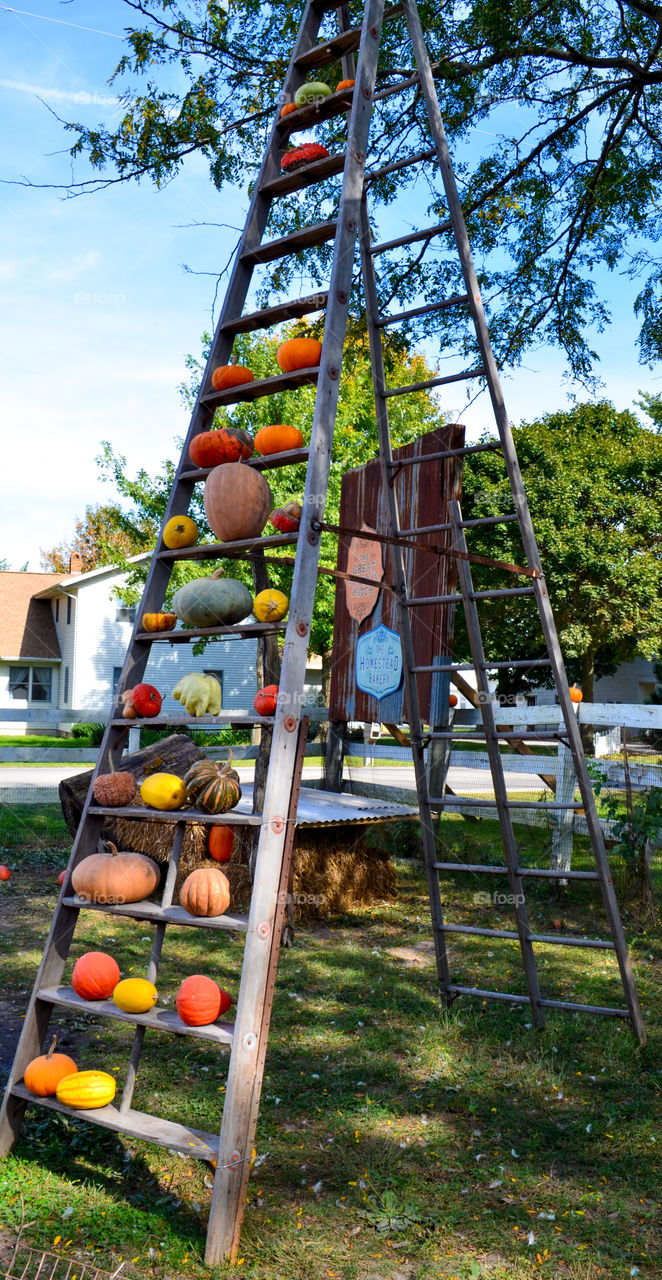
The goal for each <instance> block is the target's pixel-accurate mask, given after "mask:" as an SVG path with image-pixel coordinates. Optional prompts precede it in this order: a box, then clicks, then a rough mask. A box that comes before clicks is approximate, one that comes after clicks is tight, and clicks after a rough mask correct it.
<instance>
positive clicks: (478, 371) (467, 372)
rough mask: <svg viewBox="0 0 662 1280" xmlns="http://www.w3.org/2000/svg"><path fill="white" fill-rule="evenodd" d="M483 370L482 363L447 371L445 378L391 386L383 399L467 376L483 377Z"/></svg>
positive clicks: (438, 385) (462, 380) (442, 385)
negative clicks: (456, 371) (460, 369)
mask: <svg viewBox="0 0 662 1280" xmlns="http://www.w3.org/2000/svg"><path fill="white" fill-rule="evenodd" d="M484 377H485V370H484V368H483V366H482V364H479V365H477V366H476V368H475V369H464V370H463V371H462V373H449V374H447V375H446V377H445V378H428V379H427V381H426V382H412V383H411V385H410V386H408V387H393V389H392V390H391V391H384V392H383V395H384V399H385V400H386V399H388V397H389V396H406V395H411V394H412V392H414V391H427V390H428V388H429V387H445V386H448V384H449V383H451V382H466V381H468V379H469V378H484Z"/></svg>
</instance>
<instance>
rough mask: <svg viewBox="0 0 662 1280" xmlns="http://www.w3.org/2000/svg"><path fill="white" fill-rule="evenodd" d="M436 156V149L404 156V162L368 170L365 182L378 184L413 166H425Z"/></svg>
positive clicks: (398, 161) (395, 161)
mask: <svg viewBox="0 0 662 1280" xmlns="http://www.w3.org/2000/svg"><path fill="white" fill-rule="evenodd" d="M436 154H437V148H436V147H428V149H427V151H416V152H415V153H414V155H411V156H404V157H403V159H402V160H394V161H393V162H392V164H385V165H383V166H382V168H381V169H368V172H367V173H366V175H365V180H366V182H377V181H378V180H379V178H385V177H386V176H387V175H388V174H389V173H398V172H399V170H400V169H409V168H410V167H411V166H412V165H413V164H423V163H424V161H425V160H432V159H433V157H436Z"/></svg>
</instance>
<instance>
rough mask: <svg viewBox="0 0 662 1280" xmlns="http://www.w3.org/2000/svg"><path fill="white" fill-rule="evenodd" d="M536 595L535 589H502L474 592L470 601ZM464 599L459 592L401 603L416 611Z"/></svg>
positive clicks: (459, 602) (417, 597)
mask: <svg viewBox="0 0 662 1280" xmlns="http://www.w3.org/2000/svg"><path fill="white" fill-rule="evenodd" d="M534 594H535V588H534V587H502V588H500V589H499V590H498V591H472V592H471V593H470V596H469V599H470V600H498V599H501V598H502V597H503V596H532V595H534ZM462 599H463V597H462V596H461V595H460V593H459V592H452V593H450V594H448V595H445V596H412V598H411V599H410V600H403V601H402V602H401V603H402V604H403V605H404V606H405V608H407V609H416V608H418V606H419V605H425V604H461V603H462Z"/></svg>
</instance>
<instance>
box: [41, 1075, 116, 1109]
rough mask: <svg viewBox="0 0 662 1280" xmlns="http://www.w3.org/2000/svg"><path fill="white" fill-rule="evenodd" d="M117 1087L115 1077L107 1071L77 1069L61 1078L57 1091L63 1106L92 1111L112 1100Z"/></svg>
mask: <svg viewBox="0 0 662 1280" xmlns="http://www.w3.org/2000/svg"><path fill="white" fill-rule="evenodd" d="M115 1088H116V1085H115V1079H114V1077H113V1076H111V1075H109V1074H108V1072H107V1071H76V1072H75V1073H74V1074H73V1075H69V1076H65V1077H64V1079H63V1080H60V1083H59V1084H58V1086H57V1089H56V1091H55V1092H56V1097H57V1100H58V1102H61V1103H62V1105H63V1106H65V1107H72V1108H74V1109H76V1110H80V1111H83V1110H84V1111H91V1110H93V1108H94V1107H106V1106H107V1105H108V1103H109V1102H112V1100H113V1098H114V1097H115Z"/></svg>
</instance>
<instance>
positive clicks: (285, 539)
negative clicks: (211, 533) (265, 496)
mask: <svg viewBox="0 0 662 1280" xmlns="http://www.w3.org/2000/svg"><path fill="white" fill-rule="evenodd" d="M298 537H299V531H298V530H297V531H296V532H295V533H273V534H267V536H266V538H265V537H264V536H263V535H261V536H260V537H257V538H241V539H238V540H237V541H236V542H204V543H203V544H202V546H197V547H177V548H175V549H174V550H167V551H159V552H158V553H157V558H158V559H159V560H224V559H232V557H233V556H238V555H241V553H242V552H244V551H252V549H253V548H254V547H262V548H264V549H265V550H267V551H268V550H269V549H270V548H271V547H286V546H291V544H292V543H293V542H296V541H297V538H298Z"/></svg>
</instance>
